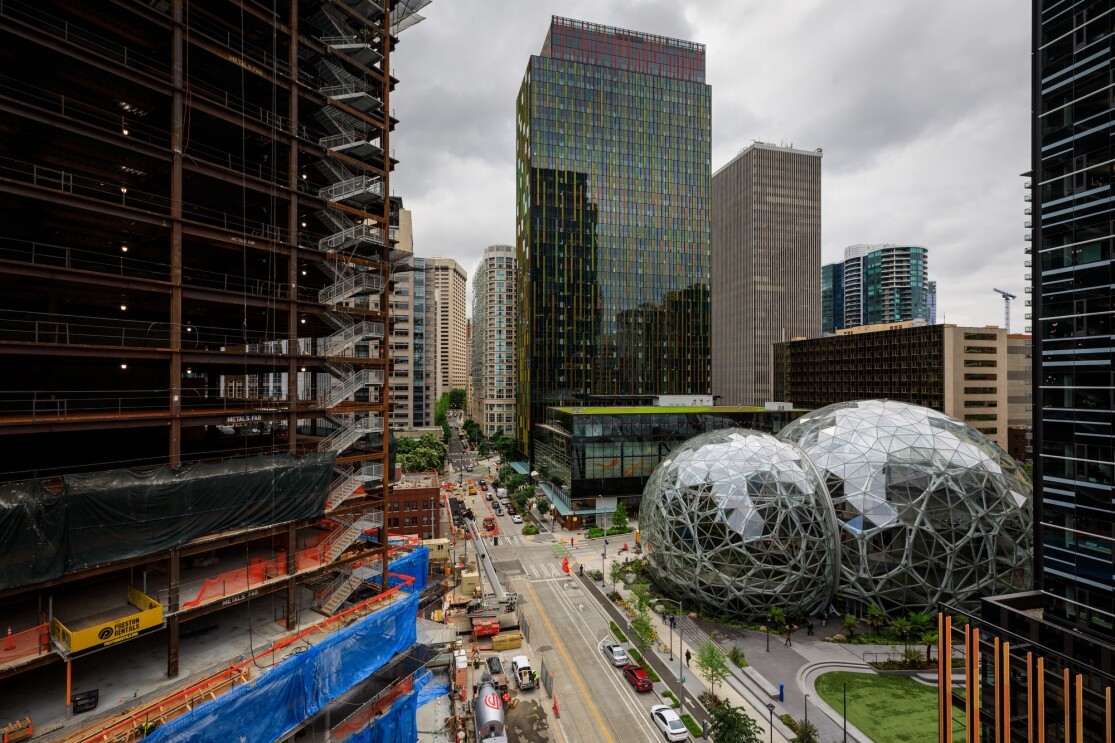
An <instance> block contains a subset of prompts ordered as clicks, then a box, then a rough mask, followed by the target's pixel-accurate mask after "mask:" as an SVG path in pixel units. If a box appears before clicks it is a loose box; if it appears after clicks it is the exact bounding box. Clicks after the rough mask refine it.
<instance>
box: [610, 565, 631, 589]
mask: <svg viewBox="0 0 1115 743" xmlns="http://www.w3.org/2000/svg"><path fill="white" fill-rule="evenodd" d="M608 577H609V578H610V579H611V581H612V585H613V586H614V585H616V584H617V583H623V582H624V579H625V578H626V577H627V566H626V565H624V564H623V563H622V562H619V561H616V562H613V563H612V564H611V566H610V567H609V568H608ZM617 590H618V589H617Z"/></svg>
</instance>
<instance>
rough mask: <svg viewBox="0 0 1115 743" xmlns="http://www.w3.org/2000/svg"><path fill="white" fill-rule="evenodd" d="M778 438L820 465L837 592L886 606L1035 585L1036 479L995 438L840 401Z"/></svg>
mask: <svg viewBox="0 0 1115 743" xmlns="http://www.w3.org/2000/svg"><path fill="white" fill-rule="evenodd" d="M779 438H780V439H782V440H783V441H788V442H792V443H794V444H796V445H797V446H799V447H801V449H802V450H803V451H804V452H805V453H806V454H807V455H808V456H809V458H810V460H812V462H813V464H814V465H816V467H817V469H818V470H820V471H821V472H822V473H823V477H824V479H825V485H826V486H827V489H828V493H829V495H830V496H831V497H832V502H833V505H834V507H835V511H836V517H837V519H838V521H839V523H840V535H841V536H840V538H841V556H842V566H841V575H840V587H839V589H838V596H840V597H843V598H848V599H851V600H853V601H859V602H862V603H863V604H872V603H875V604H879V605H880V606H881V607H882V608H884V609H894V608H897V607H902V608H903V609H906V610H910V611H913V610H918V609H921V610H926V611H930V612H935V611H936V605H937V603H938V602H940V601H945V602H964V601H970V600H975V599H978V597H979V596H981V595H991V594H994V593H1010V592H1014V591H1020V590H1026V589H1028V588H1030V583H1031V577H1032V570H1033V567H1032V537H1031V524H1032V521H1033V503H1032V491H1033V486H1032V485H1031V483H1030V478H1029V476H1028V475H1027V474H1026V473H1025V472H1024V471H1023V470H1022V469H1021V468H1020V467H1019V466H1018V464H1017V463H1016V462H1015V461H1014V459H1012V458H1011V457H1010V456H1009V455H1008V454H1006V453H1005V452H1004V451H1003V450H1002V449H1000V448H999V447H998V446H997V445H996V444H995V443H994V442H992V441H991V440H990V439H989V438H987V437H986V436H985V435H983V434H982V433H980V432H979V431H977V430H975V429H974V428H972V427H970V426H967V425H965V424H964V423H961V422H960V421H958V420H956V419H954V418H951V417H949V416H947V415H945V414H944V413H940V412H937V411H935V410H931V409H929V408H923V407H920V406H917V405H910V404H907V403H902V402H896V401H893V400H865V401H860V402H848V403H839V404H836V405H829V406H828V407H825V408H821V409H820V410H815V411H813V412H811V413H807V414H806V415H804V416H802V417H801V418H798V419H797V420H796V421H794V423H792V424H791V425H789V426H787V427H786V428H785V429H783V430H782V432H781V433H780V434H779Z"/></svg>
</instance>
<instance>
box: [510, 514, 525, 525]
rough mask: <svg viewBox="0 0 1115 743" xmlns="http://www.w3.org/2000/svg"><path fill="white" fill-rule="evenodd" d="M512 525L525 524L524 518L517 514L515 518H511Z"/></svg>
mask: <svg viewBox="0 0 1115 743" xmlns="http://www.w3.org/2000/svg"><path fill="white" fill-rule="evenodd" d="M511 523H512V524H521V523H523V517H522V516H520V515H519V514H515V515H514V516H512V517H511Z"/></svg>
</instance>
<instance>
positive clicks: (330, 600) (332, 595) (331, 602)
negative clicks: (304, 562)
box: [320, 559, 383, 616]
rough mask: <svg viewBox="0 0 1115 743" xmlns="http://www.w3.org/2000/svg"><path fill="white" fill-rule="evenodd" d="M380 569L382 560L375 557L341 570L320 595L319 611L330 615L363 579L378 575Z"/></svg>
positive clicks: (381, 568)
mask: <svg viewBox="0 0 1115 743" xmlns="http://www.w3.org/2000/svg"><path fill="white" fill-rule="evenodd" d="M382 570H383V562H382V560H378V559H377V560H372V561H371V562H368V563H365V564H363V565H360V566H359V567H356V568H353V569H352V570H345V571H342V573H341V575H340V576H339V577H338V578H337V579H336V580H335V581H333V584H332V585H331V586H329V588H327V589H326V590H325V592H324V594H323V595H322V604H321V607H320V611H321V613H322V614H325V615H327V616H332V615H333V613H334V612H335V611H337V609H340V608H341V605H342V604H344V602H345V600H346V599H348V597H349V596H351V595H352V592H353V591H355V590H356V589H357V588H359V587H360V585H361V584H362V583H364V582H365V581H367V580H370V579H372V578H375V577H378V576H379V575H380V572H381V571H382Z"/></svg>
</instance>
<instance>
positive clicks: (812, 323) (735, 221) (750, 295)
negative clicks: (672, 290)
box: [712, 142, 821, 405]
mask: <svg viewBox="0 0 1115 743" xmlns="http://www.w3.org/2000/svg"><path fill="white" fill-rule="evenodd" d="M820 265H821V150H820V149H818V150H815V151H810V152H806V151H804V150H795V149H793V148H792V147H777V146H774V145H769V144H764V143H762V142H756V143H755V144H753V145H751V146H750V147H747V148H746V149H744V150H742V151H741V152H740V153H739V154H738V155H736V156H735V157H734V158H732V160H731V161H730V162H728V164H726V165H725V166H723V167H722V168H720V169H719V170H717V171H716V173H714V174H713V177H712V302H713V313H712V393H713V394H714V395H716V396H717V397H718V398H719V402H720V403H722V404H725V405H762V404H764V403H766V402H769V401H771V400H772V399H773V398H772V396H771V395H772V389H771V344H773V343H776V342H778V341H788V340H790V339H792V338H796V337H799V336H801V337H806V338H813V337H816V336H818V335H820V334H821V274H820V272H819V271H818V268H819V267H820Z"/></svg>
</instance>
